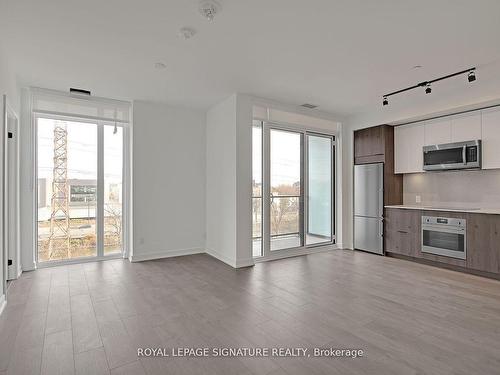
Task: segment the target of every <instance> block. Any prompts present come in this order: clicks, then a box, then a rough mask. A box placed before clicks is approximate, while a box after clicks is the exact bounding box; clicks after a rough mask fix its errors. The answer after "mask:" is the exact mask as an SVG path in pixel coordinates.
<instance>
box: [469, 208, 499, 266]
mask: <svg viewBox="0 0 500 375" xmlns="http://www.w3.org/2000/svg"><path fill="white" fill-rule="evenodd" d="M499 258H500V216H498V215H481V214H470V215H469V218H468V220H467V268H471V269H474V270H478V271H485V272H492V273H499V272H500V259H499Z"/></svg>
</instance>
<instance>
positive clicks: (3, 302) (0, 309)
mask: <svg viewBox="0 0 500 375" xmlns="http://www.w3.org/2000/svg"><path fill="white" fill-rule="evenodd" d="M6 305H7V301H6V300H5V294H2V295H1V296H0V315H2V312H3V310H4V309H5V306H6Z"/></svg>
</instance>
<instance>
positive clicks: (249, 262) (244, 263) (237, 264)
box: [206, 249, 255, 268]
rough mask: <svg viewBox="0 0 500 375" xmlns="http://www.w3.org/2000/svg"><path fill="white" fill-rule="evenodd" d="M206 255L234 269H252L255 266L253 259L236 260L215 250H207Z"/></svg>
mask: <svg viewBox="0 0 500 375" xmlns="http://www.w3.org/2000/svg"><path fill="white" fill-rule="evenodd" d="M206 253H207V254H208V255H210V256H212V257H214V258H215V259H217V260H220V261H221V262H224V263H226V264H227V265H229V266H231V267H233V268H243V267H251V266H253V265H254V264H255V262H254V260H253V258H247V259H239V260H236V259H234V258H229V257H227V256H225V255H222V254H221V253H219V252H218V251H215V250H213V249H206Z"/></svg>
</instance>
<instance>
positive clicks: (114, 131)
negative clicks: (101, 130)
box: [113, 122, 118, 134]
mask: <svg viewBox="0 0 500 375" xmlns="http://www.w3.org/2000/svg"><path fill="white" fill-rule="evenodd" d="M116 133H118V126H116V122H115V128H114V129H113V134H116Z"/></svg>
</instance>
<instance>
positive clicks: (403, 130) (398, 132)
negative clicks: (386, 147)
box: [394, 126, 408, 173]
mask: <svg viewBox="0 0 500 375" xmlns="http://www.w3.org/2000/svg"><path fill="white" fill-rule="evenodd" d="M407 134H408V130H407V127H406V126H396V127H395V128H394V172H395V173H406V171H407V170H408V152H407V149H408V147H407V143H408V142H407V140H408V136H407Z"/></svg>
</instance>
